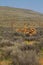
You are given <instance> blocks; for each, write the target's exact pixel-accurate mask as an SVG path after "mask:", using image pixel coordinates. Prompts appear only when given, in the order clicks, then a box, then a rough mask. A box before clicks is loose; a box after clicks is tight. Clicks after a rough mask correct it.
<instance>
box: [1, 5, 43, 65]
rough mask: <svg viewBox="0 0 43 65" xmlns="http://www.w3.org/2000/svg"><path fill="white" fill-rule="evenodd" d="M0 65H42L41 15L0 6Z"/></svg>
mask: <svg viewBox="0 0 43 65" xmlns="http://www.w3.org/2000/svg"><path fill="white" fill-rule="evenodd" d="M0 65H43V14H42V13H39V12H35V11H32V10H26V9H19V8H11V7H2V6H0Z"/></svg>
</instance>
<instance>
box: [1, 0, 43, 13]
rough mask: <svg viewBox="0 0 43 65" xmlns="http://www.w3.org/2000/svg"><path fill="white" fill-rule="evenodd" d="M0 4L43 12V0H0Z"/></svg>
mask: <svg viewBox="0 0 43 65" xmlns="http://www.w3.org/2000/svg"><path fill="white" fill-rule="evenodd" d="M0 6H9V7H15V8H24V9H30V10H33V11H37V12H41V13H43V0H0Z"/></svg>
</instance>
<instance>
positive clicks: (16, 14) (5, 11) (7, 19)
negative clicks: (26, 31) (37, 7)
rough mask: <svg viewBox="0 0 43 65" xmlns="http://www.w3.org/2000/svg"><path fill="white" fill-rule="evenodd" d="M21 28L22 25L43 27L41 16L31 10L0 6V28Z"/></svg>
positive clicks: (42, 16) (42, 17) (42, 15)
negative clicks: (12, 26)
mask: <svg viewBox="0 0 43 65" xmlns="http://www.w3.org/2000/svg"><path fill="white" fill-rule="evenodd" d="M12 23H13V25H14V26H15V27H22V26H23V25H24V23H26V24H28V25H29V26H35V27H39V26H41V27H43V14H41V13H38V12H34V11H32V10H26V9H19V8H11V7H2V6H0V26H6V27H7V26H8V27H9V26H11V24H12Z"/></svg>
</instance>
